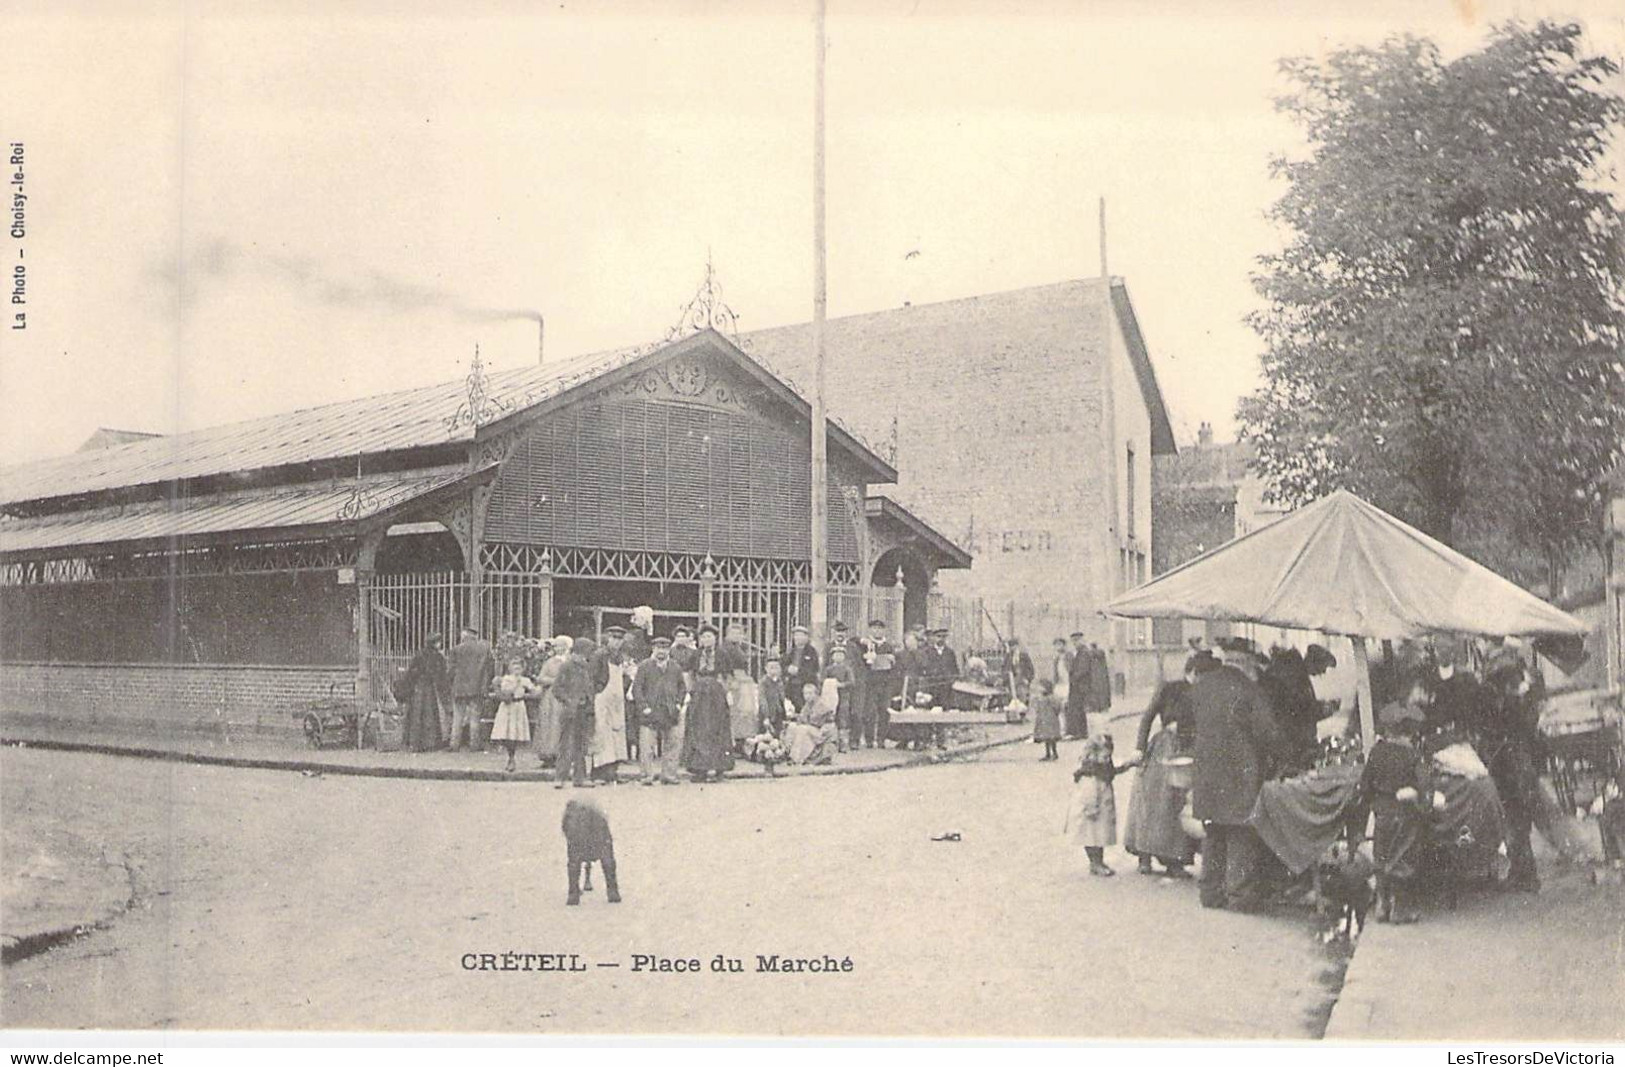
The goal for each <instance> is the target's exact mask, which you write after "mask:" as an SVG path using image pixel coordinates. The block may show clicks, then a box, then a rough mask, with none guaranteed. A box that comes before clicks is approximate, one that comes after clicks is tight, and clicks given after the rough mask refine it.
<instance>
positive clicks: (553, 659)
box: [533, 634, 574, 763]
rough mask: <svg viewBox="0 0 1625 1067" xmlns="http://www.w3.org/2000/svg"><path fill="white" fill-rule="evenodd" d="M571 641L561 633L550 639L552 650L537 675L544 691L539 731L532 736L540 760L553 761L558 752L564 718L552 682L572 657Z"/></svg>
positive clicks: (539, 702) (550, 648) (538, 682)
mask: <svg viewBox="0 0 1625 1067" xmlns="http://www.w3.org/2000/svg"><path fill="white" fill-rule="evenodd" d="M572 644H574V642H573V641H572V640H571V639H570V638H568V637H565V636H563V635H562V634H561V635H559V636H558V637H555V638H553V640H552V641H550V642H548V651H549V652H550V653H552V654H551V655H550V656H549V657H548V660H547V662H546V663H544V664H542V669H541V670H540V671H539V672H537V675H536V685H537V686H538V687H539V688H540V689H541V691H542V699H541V700H540V701H538V702H537V707H536V735H535V737H534V739H533V740H534V742H535V751H536V761H537V762H538V763H548V762H551V761H553V760H555V759H557V758H558V755H559V732H560V729H561V728H562V725H563V719H562V718H561V717H560V715H559V705H558V702H557V701H556V700H554V699H553V683H554V682H556V681H558V680H559V671H560V670H562V669H563V667H564V664H565V663H566V662H568V661H569V659H570V646H571V645H572Z"/></svg>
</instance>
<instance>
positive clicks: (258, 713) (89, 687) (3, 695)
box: [0, 663, 355, 733]
mask: <svg viewBox="0 0 1625 1067" xmlns="http://www.w3.org/2000/svg"><path fill="white" fill-rule="evenodd" d="M354 679H355V669H354V668H353V667H283V666H254V665H216V664H112V663H5V664H0V721H3V722H42V721H68V722H81V723H94V724H96V725H98V726H114V727H130V728H135V729H158V730H192V729H209V728H216V727H218V725H219V722H220V720H221V718H224V719H225V721H226V722H227V723H228V724H229V725H231V726H234V727H241V728H245V729H253V730H258V731H264V732H269V733H280V732H284V731H287V732H290V733H291V732H294V731H297V730H298V729H299V721H298V720H297V719H296V718H295V717H294V712H295V711H296V710H298V709H301V708H302V707H304V706H305V705H307V704H309V703H310V702H311V701H315V700H321V699H324V698H326V697H327V696H328V693H329V688H330V686H331V685H332V684H333V683H335V682H336V683H338V684H339V685H340V687H341V688H342V687H345V686H348V685H349V684H350V683H351V682H353V681H354Z"/></svg>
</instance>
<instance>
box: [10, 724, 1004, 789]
mask: <svg viewBox="0 0 1625 1067" xmlns="http://www.w3.org/2000/svg"><path fill="white" fill-rule="evenodd" d="M1031 735H1032V725H1031V724H1030V723H1010V724H1007V725H1004V726H989V727H982V728H966V729H965V731H964V733H963V735H962V736H961V737H960V738H959V740H958V742H957V743H950V745H949V747H948V748H947V749H943V750H930V751H925V752H914V751H908V750H904V749H899V748H884V749H861V750H858V751H856V752H846V753H842V754H840V755H838V756H836V757H835V762H834V763H833V764H829V765H826V766H820V767H789V766H780V767H778V768H777V775H776V777H779V778H795V777H802V776H807V775H822V774H863V773H867V772H873V771H884V770H891V769H895V768H898V767H909V766H917V765H921V764H929V763H935V762H939V761H941V760H944V759H953V758H957V757H963V756H970V755H974V754H975V753H978V752H982V751H985V750H987V749H989V748H992V747H995V746H998V745H1005V744H1013V743H1015V742H1018V741H1022V740H1025V739H1026V738H1028V737H1030V736H1031ZM0 744H7V745H26V746H29V747H33V748H52V749H62V750H66V751H74V752H96V753H102V754H105V755H113V756H133V757H139V758H144V759H162V760H176V761H181V762H186V763H202V764H212V765H216V766H225V767H249V768H258V769H262V770H284V771H301V772H305V773H313V774H348V775H361V776H366V777H376V778H411V779H438V780H445V781H471V782H512V781H524V782H551V781H552V780H553V772H552V771H551V770H550V769H548V768H545V767H542V766H540V765H539V764H538V763H537V760H536V757H535V756H534V755H533V754H532V753H530V752H529V751H521V752H520V753H519V755H518V759H517V763H518V766H519V769H518V770H517V771H515V772H514V773H512V774H509V773H507V772H505V771H504V770H503V766H504V765H505V764H506V762H507V756H506V754H505V753H503V752H501V751H500V750H496V749H493V750H491V751H487V752H466V751H465V752H450V751H436V752H378V751H375V750H372V749H359V750H358V749H350V748H324V749H313V748H310V747H308V746H307V745H306V744H305V743H304V739H303V738H302V737H301V736H299V735H297V734H293V733H291V732H290V733H288V734H286V735H281V734H278V735H270V736H267V735H265V734H255V733H252V732H246V731H245V732H243V733H241V734H240V735H239V734H222V733H220V732H210V733H200V732H191V731H187V732H171V733H159V732H155V731H150V730H139V731H137V730H129V729H124V730H120V729H118V728H117V727H115V726H112V725H90V724H84V723H78V722H49V721H45V720H41V719H22V718H11V717H8V718H6V719H4V720H0ZM619 772H620V774H619V777H620V779H621V780H622V781H630V780H632V779H635V778H636V777H637V768H636V766H635V765H629V764H624V763H623V764H621V765H620V767H619ZM768 777H769V775H768V773H767V769H766V768H765V767H763V766H762V765H761V764H758V763H748V762H745V761H744V760H740V761H738V762H737V763H736V764H735V765H734V770H733V771H731V772H729V774H728V779H729V780H747V781H749V780H766V779H767V778H768Z"/></svg>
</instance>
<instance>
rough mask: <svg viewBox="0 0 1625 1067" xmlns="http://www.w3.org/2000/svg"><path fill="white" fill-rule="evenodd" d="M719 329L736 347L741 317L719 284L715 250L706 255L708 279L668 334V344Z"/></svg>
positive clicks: (703, 281)
mask: <svg viewBox="0 0 1625 1067" xmlns="http://www.w3.org/2000/svg"><path fill="white" fill-rule="evenodd" d="M701 330H715V331H717V332H718V333H720V334H722V335H723V336H725V337H727V338H728V340H730V341H732V342H733V343H734V344H736V345H737V344H739V343H740V342H739V315H738V313H737V312H735V311H734V309H733V308H731V307H729V306H728V303H727V301H725V300H724V299H723V298H722V284H721V283H720V282H718V281H717V272H716V269H715V268H714V267H713V266H712V265H711V250H710V249H706V252H705V278H704V279H703V280H702V281H701V282H700V287H699V289H698V290H697V291H696V292H695V293H694V297H693V299H692V300H690V301H689V302H688V304H687V305H686V306H685V307H684V308H683V313H682V316H681V317H680V318H679V319H678V320H677V323H676V325H674V326H673V327H672V328H671V329H670V330H669V331H667V333H666V342H667V343H670V342H672V341H679V340H681V339H682V338H684V337H687V336H688V335H689V334H691V333H698V332H700V331H701Z"/></svg>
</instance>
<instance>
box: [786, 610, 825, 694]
mask: <svg viewBox="0 0 1625 1067" xmlns="http://www.w3.org/2000/svg"><path fill="white" fill-rule="evenodd" d="M823 676H824V661H823V659H822V658H821V657H820V656H819V655H818V649H816V648H814V647H813V644H812V634H811V633H810V632H809V631H808V629H807V628H806V627H805V626H796V627H794V628H792V629H791V631H790V649H789V651H788V652H786V653H785V654H784V695H785V696H787V697H789V699H790V703H791V704H792V705H794V706H795V709H796V712H797V713H798V714H799V713H800V711H801V705H802V703H803V702H804V699H805V698H804V697H803V696H802V693H801V687H802V686H804V685H806V684H807V683H808V682H812V683H813V684H814V685H817V684H818V680H819V679H820V678H822V677H823Z"/></svg>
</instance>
